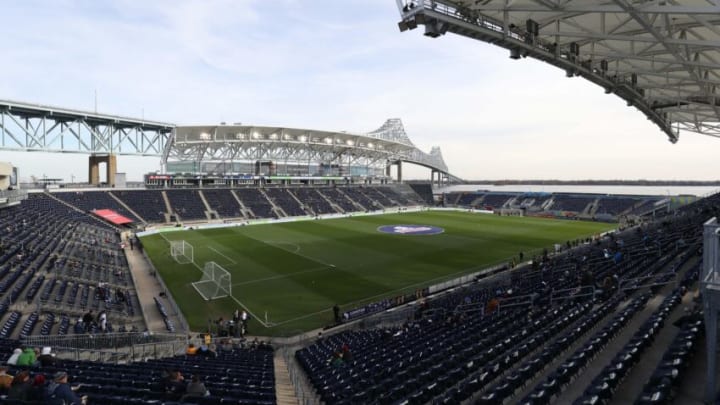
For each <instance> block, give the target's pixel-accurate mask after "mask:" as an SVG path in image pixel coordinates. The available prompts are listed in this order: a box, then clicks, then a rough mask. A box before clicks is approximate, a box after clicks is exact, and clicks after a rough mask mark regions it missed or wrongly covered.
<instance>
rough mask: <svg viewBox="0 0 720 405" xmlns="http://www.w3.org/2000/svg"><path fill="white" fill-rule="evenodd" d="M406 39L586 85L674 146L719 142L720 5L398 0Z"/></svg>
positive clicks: (712, 0) (670, 0)
mask: <svg viewBox="0 0 720 405" xmlns="http://www.w3.org/2000/svg"><path fill="white" fill-rule="evenodd" d="M396 2H397V5H398V8H399V10H400V14H401V17H402V20H401V21H400V22H399V24H398V25H399V28H400V31H406V30H412V29H414V28H417V26H418V25H424V28H425V30H424V31H425V35H426V36H428V37H432V38H437V37H439V36H442V35H444V34H445V33H447V32H451V33H455V34H458V35H462V36H465V37H469V38H473V39H477V40H481V41H484V42H488V43H491V44H495V45H497V46H500V47H503V48H506V49H508V50H509V51H510V57H511V58H513V59H520V58H522V57H528V56H529V57H532V58H535V59H539V60H542V61H544V62H547V63H549V64H552V65H555V66H557V67H559V68H560V69H563V70H565V72H566V75H567V76H568V77H573V76H581V77H583V78H585V79H587V80H589V81H591V82H593V83H596V84H597V85H599V86H602V87H603V88H604V89H605V92H606V93H614V94H616V95H617V96H619V97H621V98H622V99H624V100H625V101H626V102H627V103H628V105H629V106H634V107H636V108H637V109H638V110H640V111H641V112H642V113H643V114H645V115H646V116H647V118H648V119H649V120H651V121H652V122H653V123H655V124H656V125H657V126H658V127H660V129H661V130H662V131H663V132H664V133H665V134H667V136H668V138H669V140H670V141H671V142H673V143H674V142H677V140H678V137H679V135H680V132H681V131H690V132H696V133H700V134H704V135H710V136H715V137H720V0H659V1H628V0H610V1H603V0H452V1H451V0H417V1H411V0H396Z"/></svg>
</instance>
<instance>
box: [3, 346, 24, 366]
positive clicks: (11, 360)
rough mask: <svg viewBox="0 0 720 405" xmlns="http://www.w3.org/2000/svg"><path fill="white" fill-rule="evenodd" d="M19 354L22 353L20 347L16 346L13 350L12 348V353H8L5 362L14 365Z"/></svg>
mask: <svg viewBox="0 0 720 405" xmlns="http://www.w3.org/2000/svg"><path fill="white" fill-rule="evenodd" d="M21 354H22V349H20V348H17V349H15V350H13V353H12V355H10V358H9V359H8V361H7V364H9V365H11V366H14V365H16V364H17V361H18V357H20V355H21Z"/></svg>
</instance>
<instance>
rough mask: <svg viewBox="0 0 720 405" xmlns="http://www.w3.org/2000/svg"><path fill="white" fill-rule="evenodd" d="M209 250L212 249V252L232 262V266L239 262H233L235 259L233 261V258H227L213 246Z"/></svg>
mask: <svg viewBox="0 0 720 405" xmlns="http://www.w3.org/2000/svg"><path fill="white" fill-rule="evenodd" d="M208 249H210V250H212V251H213V252H215V253H217V254H219V255H220V256H222V257H224V258H226V259H228V260H229V261H230V262H231V263H232V264H237V262H236V261H235V260H233V259H231V258H229V257H227V256H225V255H224V254H222V253H221V252H220V251H218V250H217V249H215V248H214V247H212V246H208Z"/></svg>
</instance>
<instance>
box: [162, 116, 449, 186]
mask: <svg viewBox="0 0 720 405" xmlns="http://www.w3.org/2000/svg"><path fill="white" fill-rule="evenodd" d="M256 161H273V162H278V163H284V164H285V165H288V164H297V165H303V164H305V165H310V164H315V163H322V164H327V165H340V166H345V167H369V168H374V169H376V171H381V172H384V170H385V168H386V167H387V166H388V165H391V164H397V163H398V162H409V163H414V164H418V165H421V166H425V167H427V168H429V169H431V170H433V171H434V172H437V173H441V174H442V175H444V176H445V178H446V179H448V180H450V181H459V180H460V179H459V178H458V177H456V176H453V175H451V174H450V173H449V172H448V167H447V164H446V163H445V161H444V159H443V156H442V153H441V151H440V148H438V147H434V148H432V150H431V151H430V153H425V152H423V151H422V150H420V149H419V148H417V147H416V146H415V145H414V144H413V143H412V141H411V140H410V138H409V137H408V136H407V134H406V132H405V129H404V127H403V125H402V122H401V121H400V120H399V119H389V120H387V121H386V122H385V123H384V124H383V125H382V126H381V127H380V128H378V129H377V130H375V131H372V132H370V133H367V134H353V133H347V132H331V131H319V130H312V129H300V128H281V127H267V126H249V125H210V126H178V127H176V128H175V136H174V138H173V142H172V143H171V144H169V145H168V147H166V148H165V153H164V154H163V157H162V164H163V165H167V164H168V163H170V164H173V163H177V162H194V165H193V167H196V168H199V167H234V166H233V162H256Z"/></svg>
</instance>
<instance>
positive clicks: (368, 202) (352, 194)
mask: <svg viewBox="0 0 720 405" xmlns="http://www.w3.org/2000/svg"><path fill="white" fill-rule="evenodd" d="M339 190H340V191H341V192H343V193H345V195H347V196H348V197H349V198H350V199H351V200H353V201H354V202H356V203H358V204H360V206H362V207H363V208H364V209H365V211H374V210H379V209H382V206H381V205H380V204H379V203H377V202H376V201H373V200H372V199H371V198H369V197H368V196H367V195H365V193H363V192H361V191H360V188H359V187H343V188H339Z"/></svg>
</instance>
